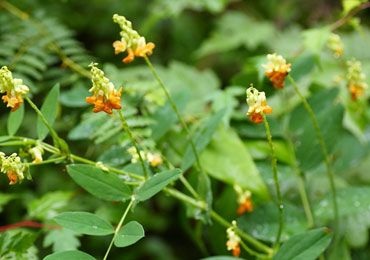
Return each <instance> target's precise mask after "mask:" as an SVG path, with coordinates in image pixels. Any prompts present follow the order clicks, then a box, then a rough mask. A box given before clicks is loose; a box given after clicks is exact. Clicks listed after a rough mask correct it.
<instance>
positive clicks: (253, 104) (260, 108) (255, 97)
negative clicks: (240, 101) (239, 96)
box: [247, 86, 272, 124]
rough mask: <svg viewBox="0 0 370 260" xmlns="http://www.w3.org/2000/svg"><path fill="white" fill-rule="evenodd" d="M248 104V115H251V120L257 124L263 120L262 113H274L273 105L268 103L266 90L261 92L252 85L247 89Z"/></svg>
mask: <svg viewBox="0 0 370 260" xmlns="http://www.w3.org/2000/svg"><path fill="white" fill-rule="evenodd" d="M247 104H248V106H249V109H248V113H247V116H250V117H251V119H250V121H251V122H254V123H255V124H259V123H261V122H262V121H263V117H262V113H264V114H271V113H272V107H269V106H267V105H266V95H265V92H259V91H258V90H257V89H255V88H254V87H252V86H251V87H249V88H248V89H247Z"/></svg>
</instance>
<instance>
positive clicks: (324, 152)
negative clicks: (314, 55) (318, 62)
mask: <svg viewBox="0 0 370 260" xmlns="http://www.w3.org/2000/svg"><path fill="white" fill-rule="evenodd" d="M288 79H289V81H290V83H292V85H293V87H294V90H295V91H296V92H297V94H298V96H299V97H300V98H301V100H302V103H303V105H304V107H305V109H306V110H307V112H308V114H309V115H310V117H311V120H312V123H313V126H314V128H315V132H316V136H317V139H318V141H319V144H320V148H321V151H322V155H323V157H324V162H325V165H326V168H327V174H328V178H329V182H330V189H331V193H332V195H333V207H334V227H335V230H336V231H337V232H336V234H338V225H339V216H338V204H337V195H336V193H337V192H336V189H335V183H334V172H333V170H332V167H331V163H330V160H329V156H328V151H327V149H326V145H325V143H324V139H323V138H322V135H321V131H320V127H319V124H318V122H317V119H316V117H315V114H314V113H313V111H312V109H311V106H310V105H309V104H308V102H307V100H306V98H305V97H304V96H303V95H302V93H301V92H300V91H299V89H298V86H297V84H296V83H295V81H294V79H293V78H292V77H291V76H290V75H289V74H288ZM335 237H337V235H335Z"/></svg>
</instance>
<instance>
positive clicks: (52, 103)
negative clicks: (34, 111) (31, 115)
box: [37, 83, 59, 140]
mask: <svg viewBox="0 0 370 260" xmlns="http://www.w3.org/2000/svg"><path fill="white" fill-rule="evenodd" d="M58 100H59V83H58V84H56V85H55V86H54V87H53V88H52V89H51V90H50V92H49V94H48V95H47V96H46V98H45V101H44V103H43V104H42V106H41V113H42V114H43V115H44V117H45V119H46V121H47V122H48V123H49V124H50V125H53V124H54V121H55V118H56V116H57V110H58ZM48 133H49V129H48V128H47V127H46V125H45V124H44V122H42V120H41V118H40V117H38V118H37V136H38V138H39V139H40V140H43V139H45V137H46V136H47V135H48Z"/></svg>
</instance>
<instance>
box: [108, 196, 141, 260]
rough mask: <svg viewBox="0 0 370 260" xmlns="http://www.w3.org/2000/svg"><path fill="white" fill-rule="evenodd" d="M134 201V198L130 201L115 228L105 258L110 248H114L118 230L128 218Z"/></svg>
mask: <svg viewBox="0 0 370 260" xmlns="http://www.w3.org/2000/svg"><path fill="white" fill-rule="evenodd" d="M133 203H134V199H131V201H130V203H129V204H128V206H127V208H126V210H125V212H124V213H123V215H122V218H121V220H120V221H119V223H118V225H117V227H116V229H115V230H114V235H113V238H112V241H111V242H110V244H109V247H108V249H107V252H106V253H105V256H104V258H103V260H106V259H107V257H108V254H109V252H110V250H111V248H112V245H113V242H114V239H115V238H116V236H117V234H118V231H119V230H120V229H121V226H122V224H123V221H124V220H125V218H126V216H127V214H128V212H129V210H130V208H131V206H132V204H133Z"/></svg>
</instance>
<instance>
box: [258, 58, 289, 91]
mask: <svg viewBox="0 0 370 260" xmlns="http://www.w3.org/2000/svg"><path fill="white" fill-rule="evenodd" d="M267 61H268V62H267V64H263V65H262V66H263V67H264V68H265V75H266V77H268V78H270V81H271V82H272V84H273V85H274V88H276V89H283V88H284V84H285V78H286V75H287V74H288V72H290V63H288V64H287V63H286V60H285V59H284V58H283V56H281V55H277V54H276V53H274V54H268V55H267Z"/></svg>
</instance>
